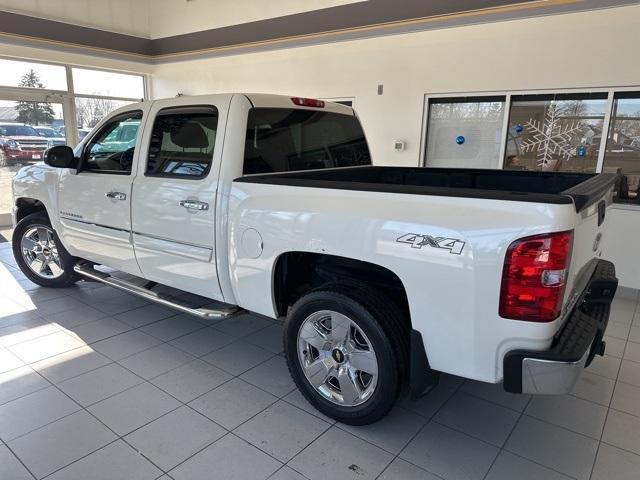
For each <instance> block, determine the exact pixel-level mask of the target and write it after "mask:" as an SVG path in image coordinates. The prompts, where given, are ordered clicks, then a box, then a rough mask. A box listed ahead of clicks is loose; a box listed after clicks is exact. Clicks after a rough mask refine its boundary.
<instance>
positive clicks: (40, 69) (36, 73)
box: [0, 58, 67, 90]
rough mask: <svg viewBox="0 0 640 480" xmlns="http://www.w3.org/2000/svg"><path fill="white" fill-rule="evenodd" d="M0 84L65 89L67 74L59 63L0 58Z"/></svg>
mask: <svg viewBox="0 0 640 480" xmlns="http://www.w3.org/2000/svg"><path fill="white" fill-rule="evenodd" d="M0 85H3V86H7V87H26V88H46V89H49V90H66V89H67V74H66V72H65V68H64V67H63V66H61V65H47V64H43V63H33V62H19V61H16V60H4V59H1V58H0Z"/></svg>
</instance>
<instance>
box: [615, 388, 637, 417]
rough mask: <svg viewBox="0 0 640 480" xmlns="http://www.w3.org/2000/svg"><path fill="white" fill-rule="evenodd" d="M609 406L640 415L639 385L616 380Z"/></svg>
mask: <svg viewBox="0 0 640 480" xmlns="http://www.w3.org/2000/svg"><path fill="white" fill-rule="evenodd" d="M611 407H612V408H615V409H617V410H621V411H623V412H626V413H630V414H631V415H635V416H636V417H640V387H636V386H635V385H629V384H628V383H622V382H618V383H617V384H616V391H615V393H614V394H613V400H612V401H611Z"/></svg>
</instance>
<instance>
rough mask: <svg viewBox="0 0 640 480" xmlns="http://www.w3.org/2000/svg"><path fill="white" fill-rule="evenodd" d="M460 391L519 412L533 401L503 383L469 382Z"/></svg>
mask: <svg viewBox="0 0 640 480" xmlns="http://www.w3.org/2000/svg"><path fill="white" fill-rule="evenodd" d="M614 378H615V377H614ZM460 390H462V391H463V392H466V393H470V394H471V395H474V396H476V397H480V398H484V399H485V400H488V401H490V402H493V403H497V404H498V405H502V406H503V407H507V408H510V409H512V410H516V411H518V412H522V411H523V410H524V408H525V407H526V406H527V403H528V402H529V400H530V399H531V395H523V394H515V393H509V392H506V391H505V389H504V386H503V385H502V383H497V384H494V383H486V382H477V381H475V380H467V381H466V382H465V383H464V384H463V385H462V386H461V387H460Z"/></svg>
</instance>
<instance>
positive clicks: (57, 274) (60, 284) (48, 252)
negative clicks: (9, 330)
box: [11, 212, 80, 288]
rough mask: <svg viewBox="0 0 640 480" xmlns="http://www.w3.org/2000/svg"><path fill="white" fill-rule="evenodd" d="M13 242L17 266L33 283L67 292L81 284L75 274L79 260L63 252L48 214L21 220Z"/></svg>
mask: <svg viewBox="0 0 640 480" xmlns="http://www.w3.org/2000/svg"><path fill="white" fill-rule="evenodd" d="M41 237H42V238H41ZM11 241H12V248H13V256H14V257H15V259H16V263H17V264H18V266H19V267H20V270H21V271H22V273H24V274H25V276H26V277H27V278H29V280H31V281H32V282H33V283H35V284H37V285H40V286H43V287H51V288H64V287H69V286H70V285H73V284H74V283H75V282H77V281H78V280H80V275H79V274H77V273H76V272H74V271H73V266H74V265H75V263H76V261H77V260H78V259H77V258H75V257H72V256H71V255H70V254H69V252H67V250H66V249H65V248H64V246H63V245H62V242H60V238H59V237H58V234H57V233H56V232H55V230H54V229H53V227H52V226H51V222H50V221H49V217H48V216H47V215H46V213H44V212H35V213H32V214H31V215H27V216H26V217H24V218H23V219H22V220H20V222H18V225H17V226H16V228H15V230H14V231H13V237H12V239H11ZM38 270H40V271H38Z"/></svg>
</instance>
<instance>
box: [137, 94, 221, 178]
mask: <svg viewBox="0 0 640 480" xmlns="http://www.w3.org/2000/svg"><path fill="white" fill-rule="evenodd" d="M217 127H218V110H217V109H216V108H215V107H212V106H207V107H199V106H198V107H184V108H183V107H181V108H169V109H165V110H161V111H160V112H159V113H158V116H157V117H156V119H155V122H154V124H153V130H152V132H151V143H150V144H149V157H148V159H147V169H146V172H145V175H147V176H155V177H158V176H160V177H174V178H192V179H197V178H203V177H205V176H206V175H207V173H209V170H210V168H211V162H212V161H213V148H214V146H215V143H216V131H217Z"/></svg>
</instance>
